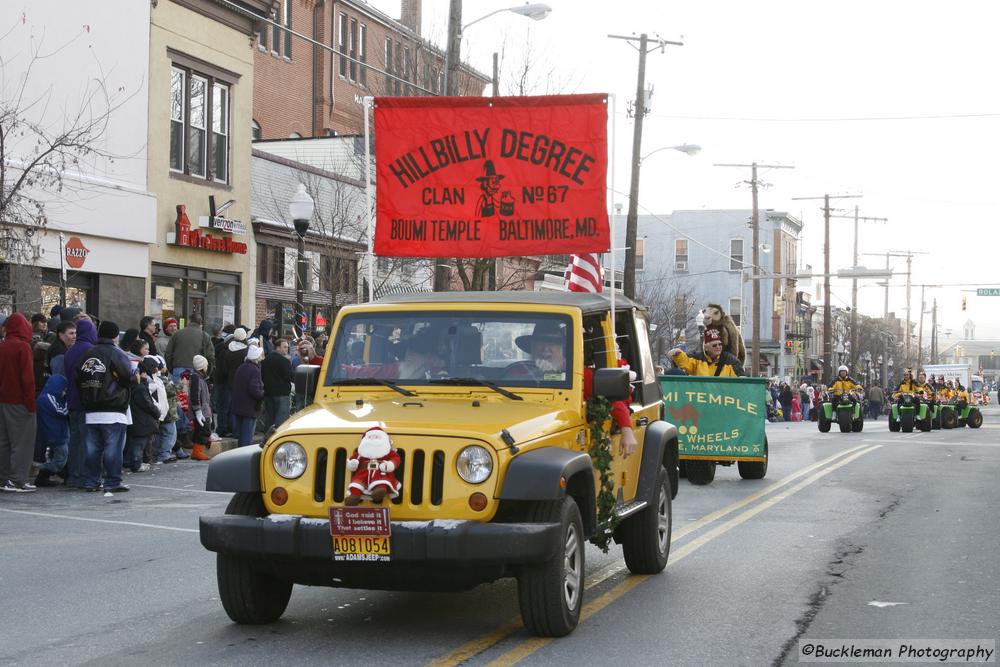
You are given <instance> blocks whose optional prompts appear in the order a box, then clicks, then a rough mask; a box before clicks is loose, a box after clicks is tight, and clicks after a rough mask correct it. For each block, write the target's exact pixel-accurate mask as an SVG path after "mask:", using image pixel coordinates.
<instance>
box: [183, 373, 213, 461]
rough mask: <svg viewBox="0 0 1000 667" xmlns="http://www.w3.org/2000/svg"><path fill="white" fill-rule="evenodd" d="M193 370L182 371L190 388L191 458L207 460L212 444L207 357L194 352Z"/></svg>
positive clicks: (210, 397) (210, 395) (210, 396)
mask: <svg viewBox="0 0 1000 667" xmlns="http://www.w3.org/2000/svg"><path fill="white" fill-rule="evenodd" d="M192 363H193V364H194V372H193V373H192V372H190V371H184V373H183V374H182V375H181V377H183V376H184V375H185V374H187V375H188V379H189V382H190V390H189V394H188V398H189V403H190V404H189V406H188V417H189V419H190V422H191V425H192V433H191V438H192V440H193V441H194V449H193V450H192V451H191V458H193V459H195V460H196V461H207V460H209V459H210V458H212V457H211V456H209V455H208V451H207V450H208V449H209V448H210V447H211V446H212V422H213V419H212V394H211V393H210V391H209V388H208V380H207V379H206V378H207V377H208V359H206V358H205V357H203V356H201V355H200V354H196V355H195V356H194V359H193V360H192Z"/></svg>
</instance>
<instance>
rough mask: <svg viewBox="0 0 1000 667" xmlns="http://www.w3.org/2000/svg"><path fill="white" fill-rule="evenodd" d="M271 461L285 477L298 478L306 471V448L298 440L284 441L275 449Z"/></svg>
mask: <svg viewBox="0 0 1000 667" xmlns="http://www.w3.org/2000/svg"><path fill="white" fill-rule="evenodd" d="M271 462H272V464H273V465H274V471H275V472H276V473H278V474H279V475H281V476H282V477H284V478H285V479H297V478H299V477H302V473H304V472H305V471H306V450H305V449H303V448H302V445H300V444H299V443H297V442H283V443H281V444H280V445H278V448H277V449H275V450H274V456H272V457H271Z"/></svg>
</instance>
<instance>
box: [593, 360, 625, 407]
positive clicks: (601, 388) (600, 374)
mask: <svg viewBox="0 0 1000 667" xmlns="http://www.w3.org/2000/svg"><path fill="white" fill-rule="evenodd" d="M628 390H629V385H628V369H625V368H598V369H597V370H596V371H594V395H595V396H603V397H604V398H606V399H608V400H609V401H611V402H612V403H613V402H615V401H627V400H628Z"/></svg>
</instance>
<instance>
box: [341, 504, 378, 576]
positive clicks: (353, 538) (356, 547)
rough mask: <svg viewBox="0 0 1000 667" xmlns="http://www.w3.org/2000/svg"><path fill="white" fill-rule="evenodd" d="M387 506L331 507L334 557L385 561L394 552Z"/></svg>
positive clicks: (347, 559) (348, 559)
mask: <svg viewBox="0 0 1000 667" xmlns="http://www.w3.org/2000/svg"><path fill="white" fill-rule="evenodd" d="M391 532H392V531H391V524H390V523H389V508H387V507H331V508H330V537H331V540H332V543H333V559H334V560H343V561H375V562H386V561H388V560H389V559H390V557H391V553H392V537H391Z"/></svg>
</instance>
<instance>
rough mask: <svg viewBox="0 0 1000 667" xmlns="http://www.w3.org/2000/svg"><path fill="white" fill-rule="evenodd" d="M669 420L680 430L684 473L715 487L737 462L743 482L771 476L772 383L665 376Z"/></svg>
mask: <svg viewBox="0 0 1000 667" xmlns="http://www.w3.org/2000/svg"><path fill="white" fill-rule="evenodd" d="M660 387H661V389H662V390H663V403H664V404H665V406H666V414H665V415H664V418H665V419H666V420H667V421H668V422H671V423H673V424H675V425H676V426H677V434H678V449H677V453H678V458H679V459H680V469H681V474H682V475H684V476H686V477H687V478H688V481H690V482H691V483H692V484H698V485H702V484H710V483H711V482H712V480H714V479H715V471H716V468H717V466H720V465H722V466H731V465H733V464H734V463H735V464H736V466H737V469H738V470H739V473H740V477H742V478H743V479H763V478H764V476H765V475H766V474H767V460H768V452H767V435H765V433H764V423H765V422H766V421H767V401H766V399H767V380H765V379H763V378H742V377H741V378H733V377H697V376H688V375H661V376H660Z"/></svg>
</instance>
